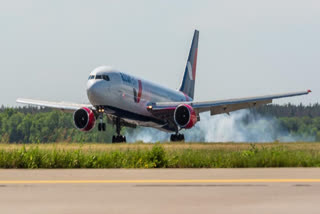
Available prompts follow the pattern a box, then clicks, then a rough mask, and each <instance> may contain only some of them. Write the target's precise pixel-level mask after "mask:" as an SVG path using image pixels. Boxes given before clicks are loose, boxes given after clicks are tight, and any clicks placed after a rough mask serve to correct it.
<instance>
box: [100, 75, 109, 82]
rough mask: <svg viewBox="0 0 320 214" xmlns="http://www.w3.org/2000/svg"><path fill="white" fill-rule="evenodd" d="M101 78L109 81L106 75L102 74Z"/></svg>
mask: <svg viewBox="0 0 320 214" xmlns="http://www.w3.org/2000/svg"><path fill="white" fill-rule="evenodd" d="M102 78H103V79H104V80H106V81H110V78H109V76H108V75H102Z"/></svg>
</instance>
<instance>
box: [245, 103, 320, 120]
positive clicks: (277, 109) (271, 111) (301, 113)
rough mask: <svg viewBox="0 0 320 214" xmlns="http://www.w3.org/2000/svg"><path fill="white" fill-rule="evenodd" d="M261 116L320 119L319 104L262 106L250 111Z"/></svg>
mask: <svg viewBox="0 0 320 214" xmlns="http://www.w3.org/2000/svg"><path fill="white" fill-rule="evenodd" d="M251 111H253V112H257V113H259V114H262V115H267V116H273V117H278V118H279V117H320V104H319V103H316V104H313V105H307V106H304V105H302V104H300V105H293V104H290V103H289V104H286V105H274V104H273V105H263V106H260V107H258V108H253V109H251Z"/></svg>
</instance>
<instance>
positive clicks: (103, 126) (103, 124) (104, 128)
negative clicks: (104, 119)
mask: <svg viewBox="0 0 320 214" xmlns="http://www.w3.org/2000/svg"><path fill="white" fill-rule="evenodd" d="M102 131H104V132H105V131H106V124H105V123H102Z"/></svg>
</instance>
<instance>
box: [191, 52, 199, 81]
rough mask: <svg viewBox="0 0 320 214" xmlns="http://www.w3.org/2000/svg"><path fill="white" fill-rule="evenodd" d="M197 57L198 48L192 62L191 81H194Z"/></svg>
mask: <svg viewBox="0 0 320 214" xmlns="http://www.w3.org/2000/svg"><path fill="white" fill-rule="evenodd" d="M197 56H198V48H197V49H196V52H195V53H194V57H193V62H192V77H193V80H196V69H197Z"/></svg>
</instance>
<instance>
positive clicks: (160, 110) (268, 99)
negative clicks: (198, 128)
mask: <svg viewBox="0 0 320 214" xmlns="http://www.w3.org/2000/svg"><path fill="white" fill-rule="evenodd" d="M310 92H311V90H307V91H299V92H293V93H285V94H273V95H266V96H258V97H247V98H239V99H228V100H217V101H206V102H193V101H192V102H158V103H151V104H150V105H148V107H147V108H148V110H149V111H150V112H152V114H153V115H154V116H159V117H161V118H165V117H169V116H172V115H173V112H174V110H175V107H177V106H178V105H180V104H188V105H190V106H192V108H193V109H194V110H195V112H196V113H197V115H198V114H199V113H201V112H206V111H210V113H211V115H215V114H222V113H229V112H232V111H236V110H240V109H245V108H250V107H257V106H260V105H263V104H268V103H272V100H273V99H279V98H285V97H293V96H300V95H305V94H309V93H310Z"/></svg>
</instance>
